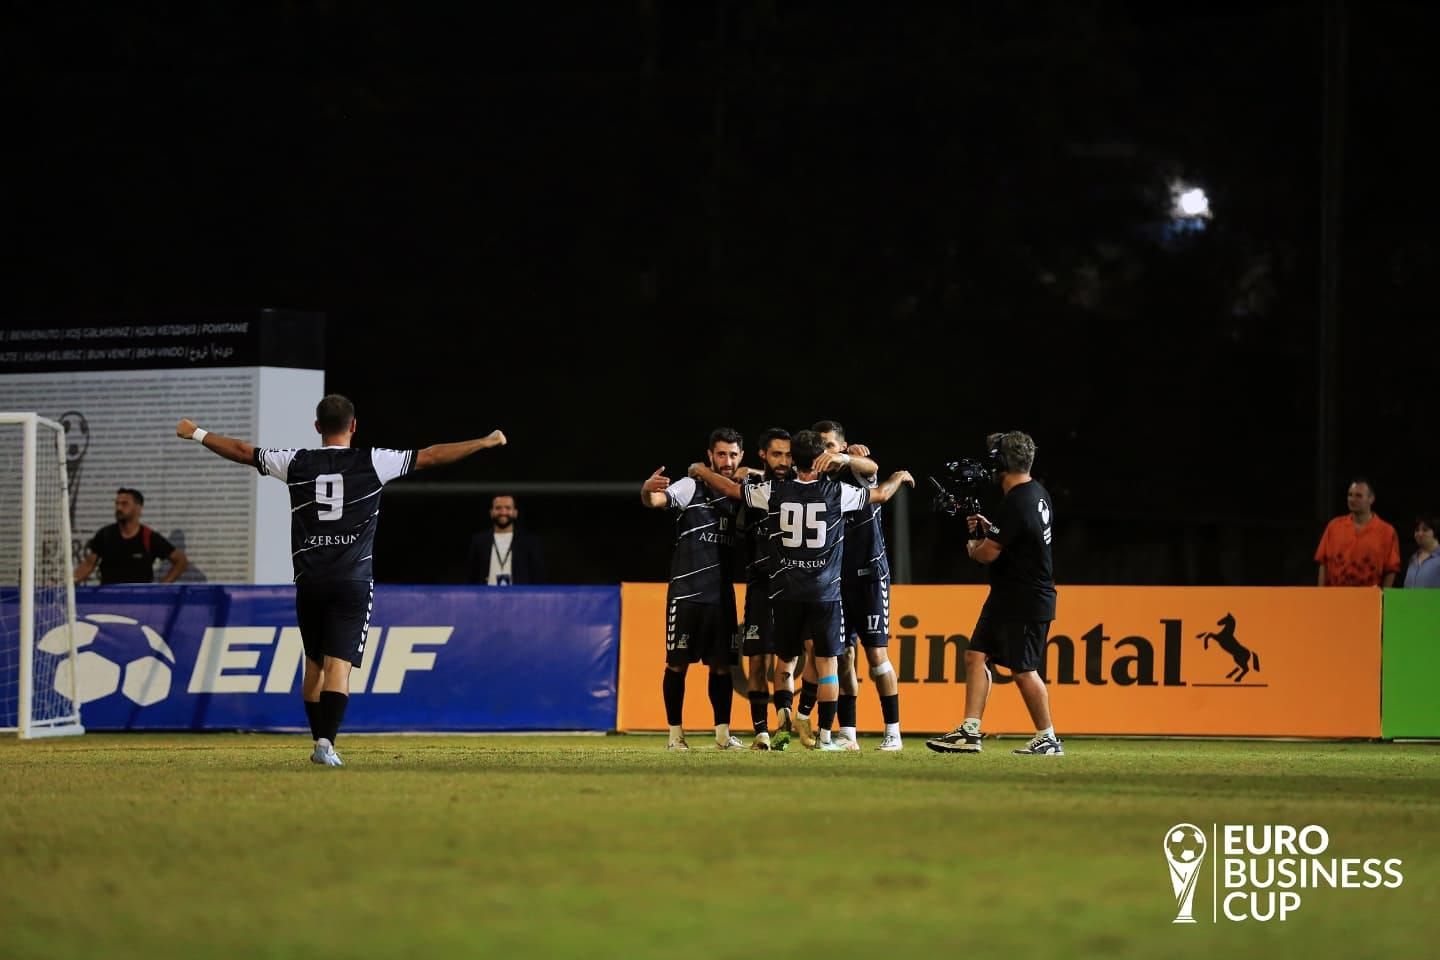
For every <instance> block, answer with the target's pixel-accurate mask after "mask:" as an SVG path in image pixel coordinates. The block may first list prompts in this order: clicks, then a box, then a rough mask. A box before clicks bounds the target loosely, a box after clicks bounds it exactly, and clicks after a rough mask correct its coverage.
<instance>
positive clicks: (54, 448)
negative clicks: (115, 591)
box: [0, 412, 85, 739]
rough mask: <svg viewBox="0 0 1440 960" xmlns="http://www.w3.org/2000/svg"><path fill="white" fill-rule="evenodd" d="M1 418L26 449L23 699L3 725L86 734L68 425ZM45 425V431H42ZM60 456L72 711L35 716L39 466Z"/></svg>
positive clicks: (31, 731)
mask: <svg viewBox="0 0 1440 960" xmlns="http://www.w3.org/2000/svg"><path fill="white" fill-rule="evenodd" d="M0 424H11V425H14V424H18V425H19V426H20V427H21V430H22V434H23V438H24V439H23V444H24V447H23V451H22V453H21V464H22V471H23V473H22V477H21V485H20V514H21V516H20V517H19V518H18V519H19V523H20V596H19V608H20V618H19V638H18V642H19V649H18V651H17V657H18V660H17V667H18V670H19V699H18V702H17V704H16V712H15V719H16V726H15V727H0V730H3V731H5V732H8V731H10V730H15V732H16V733H17V734H18V735H19V736H20V738H21V739H32V738H37V737H58V736H72V735H77V734H82V733H84V732H85V728H84V727H83V726H82V725H81V723H80V696H79V690H78V689H77V685H78V678H77V674H78V673H79V671H78V670H76V669H75V664H76V652H75V581H74V579H73V577H71V576H70V570H69V567H70V562H71V559H72V558H71V555H70V544H71V535H72V532H71V529H70V482H69V481H70V478H69V472H68V471H67V469H66V466H65V428H64V427H63V426H61V425H60V424H59V423H57V422H55V421H54V420H50V419H48V418H46V417H42V416H40V415H39V414H37V413H3V412H0ZM42 431H43V433H42ZM47 456H54V457H57V458H58V461H59V462H58V465H59V471H60V535H61V543H62V545H63V553H62V555H61V563H62V565H63V567H64V576H63V577H62V579H63V580H64V582H65V616H66V623H67V624H68V626H69V630H68V631H67V633H68V635H69V650H68V656H69V658H70V664H71V669H70V671H69V673H70V694H69V699H70V712H69V714H68V715H65V716H60V717H50V718H46V719H43V720H36V719H34V717H33V716H32V714H33V713H34V699H35V697H34V695H35V689H34V684H35V671H34V665H35V554H36V522H35V521H36V494H37V491H36V489H35V487H36V468H37V466H38V465H39V463H40V458H41V457H47ZM11 520H12V518H8V517H6V518H0V522H11Z"/></svg>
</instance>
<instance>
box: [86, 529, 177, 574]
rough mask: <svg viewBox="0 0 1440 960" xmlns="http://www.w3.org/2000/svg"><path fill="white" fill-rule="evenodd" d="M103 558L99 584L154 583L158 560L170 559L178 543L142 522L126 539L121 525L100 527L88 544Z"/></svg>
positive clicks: (94, 552) (88, 546) (88, 547)
mask: <svg viewBox="0 0 1440 960" xmlns="http://www.w3.org/2000/svg"><path fill="white" fill-rule="evenodd" d="M85 546H86V549H87V550H89V551H90V552H91V553H93V554H95V556H97V557H99V558H100V585H101V586H105V585H106V584H109V583H153V582H155V561H156V560H166V559H169V557H170V554H172V553H174V552H175V545H174V544H172V543H171V542H170V541H169V540H166V539H165V538H164V537H162V536H160V534H158V533H156V532H155V531H154V530H152V529H150V528H149V527H147V526H145V525H144V524H141V525H140V529H139V530H138V531H137V532H136V534H135V536H133V537H130V538H129V539H126V538H125V537H123V536H121V534H120V524H118V523H112V524H110V525H109V526H108V527H101V528H100V529H99V530H98V531H96V533H95V536H93V537H91V538H90V542H89V543H88V544H86V545H85Z"/></svg>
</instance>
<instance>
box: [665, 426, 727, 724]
mask: <svg viewBox="0 0 1440 960" xmlns="http://www.w3.org/2000/svg"><path fill="white" fill-rule="evenodd" d="M743 443H744V441H743V439H742V438H741V436H740V434H739V433H738V432H737V431H735V430H732V429H730V428H729V427H719V428H717V429H715V430H712V431H711V433H710V440H709V443H708V444H707V446H706V449H705V457H706V460H707V461H708V462H709V464H710V467H711V468H713V470H714V476H715V477H717V478H720V479H723V480H724V481H725V482H726V483H729V484H732V485H733V484H734V481H733V480H732V479H731V478H732V477H733V476H734V475H735V470H736V468H737V467H739V466H740V460H741V459H742V457H743V456H744V454H743V448H742V444H743ZM640 502H641V503H643V504H644V505H645V506H647V507H650V508H652V509H656V510H665V509H669V510H671V511H673V512H674V514H675V550H674V553H673V554H672V555H671V558H670V586H669V588H668V589H667V591H666V596H665V679H664V682H663V683H662V685H661V692H662V694H663V696H664V698H665V721H666V723H668V724H669V726H670V739H669V742H668V743H667V744H666V749H667V750H689V749H690V745H689V744H688V743H686V741H685V726H684V724H685V720H684V712H685V673H686V671H687V670H689V668H690V664H692V663H702V662H703V663H704V664H705V665H706V666H708V667H709V668H710V681H709V693H710V706H711V709H712V711H713V713H714V718H715V746H716V748H717V749H720V750H738V749H743V748H744V746H745V745H744V744H742V743H741V742H740V740H739V739H738V738H737V737H733V736H731V735H730V700H731V697H732V696H733V694H732V691H733V690H734V689H735V687H734V682H733V681H732V680H731V676H730V670H731V667H732V665H734V664H736V662H737V660H738V656H737V651H736V650H735V648H734V645H735V642H736V639H737V638H736V629H735V628H736V624H735V586H734V582H735V581H734V575H735V570H734V566H735V558H736V552H735V511H736V504H735V503H734V502H733V501H732V500H730V499H727V498H726V496H725V495H724V494H722V493H717V492H716V491H715V490H714V489H712V488H711V487H710V486H708V485H707V484H705V483H703V482H699V481H696V480H694V479H692V478H690V477H681V478H680V479H679V480H676V481H675V482H674V483H671V482H670V478H669V477H666V476H665V468H664V467H661V468H659V469H658V470H656V471H655V472H654V473H652V474H651V475H650V476H649V478H647V479H646V481H645V482H644V483H643V484H642V485H641V487H640Z"/></svg>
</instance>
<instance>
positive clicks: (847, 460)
mask: <svg viewBox="0 0 1440 960" xmlns="http://www.w3.org/2000/svg"><path fill="white" fill-rule="evenodd" d="M840 456H842V457H844V458H845V459H844V460H842V461H841V466H845V467H848V466H850V454H848V453H842V454H840Z"/></svg>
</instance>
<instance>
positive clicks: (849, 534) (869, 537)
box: [839, 470, 890, 580]
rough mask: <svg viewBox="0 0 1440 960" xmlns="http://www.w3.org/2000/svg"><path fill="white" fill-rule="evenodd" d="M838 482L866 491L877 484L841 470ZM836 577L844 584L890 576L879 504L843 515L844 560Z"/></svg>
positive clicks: (869, 478)
mask: <svg viewBox="0 0 1440 960" xmlns="http://www.w3.org/2000/svg"><path fill="white" fill-rule="evenodd" d="M839 479H840V482H842V483H848V484H851V485H852V486H857V487H860V488H861V489H862V490H867V491H868V490H869V489H870V488H871V487H873V486H876V485H877V484H878V483H879V481H878V480H877V479H876V478H875V477H873V476H870V477H861V476H859V475H858V474H856V473H854V472H853V471H850V470H842V471H841V473H840V477H839ZM840 573H841V575H842V576H843V577H844V578H845V579H846V580H858V579H866V580H880V579H883V578H886V577H889V576H890V558H889V557H887V556H886V555H885V527H884V525H883V523H882V522H881V518H880V504H878V503H871V504H867V505H866V506H865V507H864V508H863V509H860V510H856V511H854V512H853V513H847V514H845V559H844V562H843V563H842V565H841V567H840Z"/></svg>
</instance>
